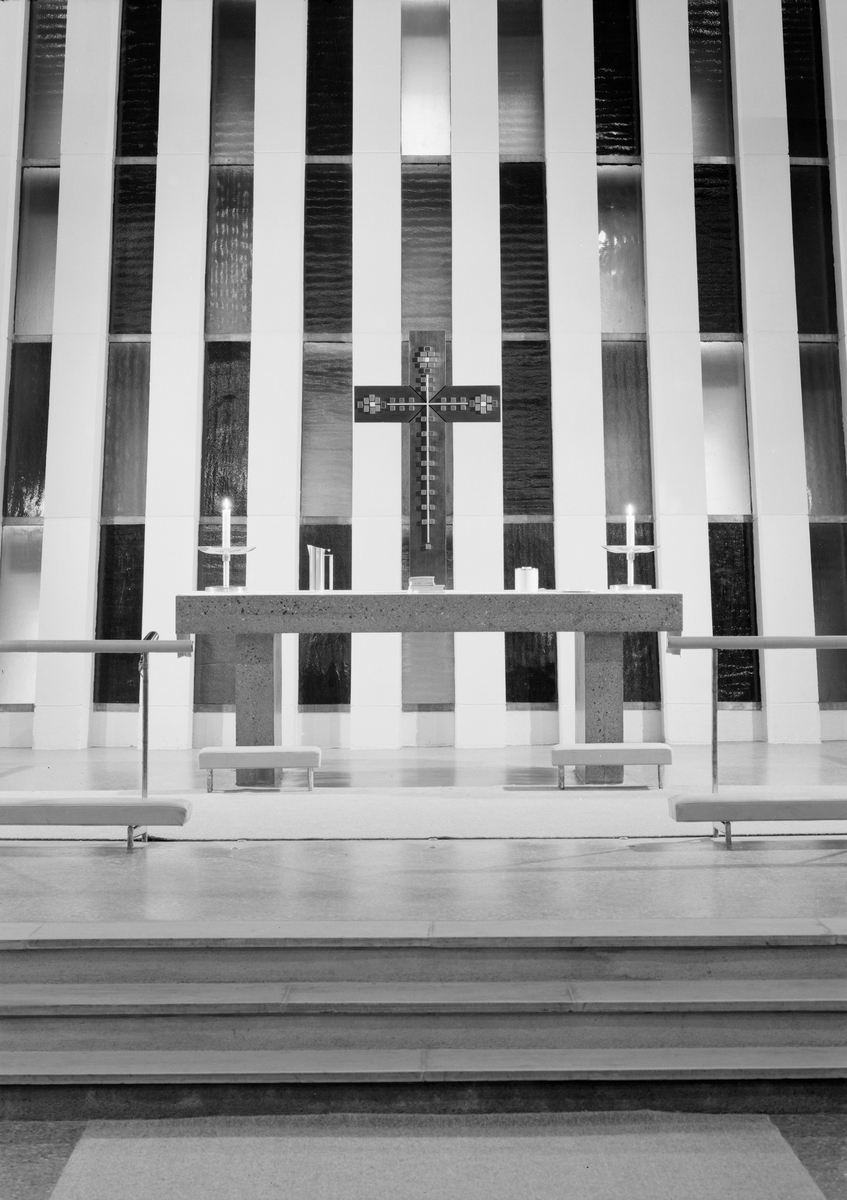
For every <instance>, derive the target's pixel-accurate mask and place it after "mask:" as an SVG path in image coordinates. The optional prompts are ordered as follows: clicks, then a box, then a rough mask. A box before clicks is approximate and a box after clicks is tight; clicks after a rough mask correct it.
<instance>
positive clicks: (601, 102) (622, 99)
mask: <svg viewBox="0 0 847 1200" xmlns="http://www.w3.org/2000/svg"><path fill="white" fill-rule="evenodd" d="M636 29H637V25H636V17H635V0H594V103H595V110H596V117H597V153H598V154H627V155H638V154H640V153H641V116H640V111H639V103H638V40H637V32H636Z"/></svg>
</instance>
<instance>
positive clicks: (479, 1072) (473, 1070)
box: [0, 1046, 847, 1087]
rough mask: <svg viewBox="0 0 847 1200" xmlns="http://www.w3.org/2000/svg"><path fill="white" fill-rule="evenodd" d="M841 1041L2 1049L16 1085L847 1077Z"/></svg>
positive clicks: (0, 1078)
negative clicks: (584, 1046) (608, 1046)
mask: <svg viewBox="0 0 847 1200" xmlns="http://www.w3.org/2000/svg"><path fill="white" fill-rule="evenodd" d="M845 1077H847V1050H845V1048H844V1047H840V1046H820V1047H807V1046H792V1047H773V1046H764V1047H762V1046H739V1047H716V1046H709V1047H686V1048H684V1049H676V1048H673V1049H663V1050H659V1049H655V1048H651V1049H646V1050H644V1049H623V1050H621V1049H614V1050H567V1051H563V1050H549V1049H544V1050H508V1049H506V1050H503V1049H491V1048H486V1047H482V1048H478V1049H474V1050H467V1049H462V1048H446V1049H442V1050H420V1049H396V1050H366V1051H363V1050H338V1049H333V1050H302V1051H291V1050H288V1051H282V1052H268V1051H258V1052H257V1051H212V1052H209V1051H204V1052H198V1051H191V1050H188V1051H187V1050H182V1051H174V1052H162V1051H140V1052H137V1051H126V1050H108V1051H65V1052H55V1051H51V1052H48V1053H45V1052H43V1051H25V1052H20V1051H18V1052H6V1053H3V1054H0V1083H2V1084H3V1085H5V1086H7V1087H8V1086H11V1085H42V1086H46V1085H74V1084H76V1085H96V1084H135V1085H139V1084H157V1083H158V1084H172V1085H176V1084H211V1083H225V1084H236V1083H264V1084H270V1083H312V1084H317V1083H331V1082H346V1083H392V1082H393V1083H403V1082H406V1083H409V1082H433V1083H436V1082H451V1081H452V1082H471V1081H483V1080H503V1081H511V1082H518V1081H520V1080H583V1079H586V1080H599V1081H606V1082H609V1081H615V1080H640V1079H643V1080H735V1079H746V1080H755V1079H762V1080H766V1079H777V1080H786V1079H843V1078H845Z"/></svg>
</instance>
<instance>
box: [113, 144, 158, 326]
mask: <svg viewBox="0 0 847 1200" xmlns="http://www.w3.org/2000/svg"><path fill="white" fill-rule="evenodd" d="M155 214H156V168H155V167H154V166H149V165H148V166H118V167H115V201H114V217H113V223H112V296H111V319H110V323H109V332H110V333H149V332H150V306H151V303H152V299H153V227H154V220H155Z"/></svg>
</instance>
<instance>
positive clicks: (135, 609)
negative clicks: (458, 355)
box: [94, 525, 144, 704]
mask: <svg viewBox="0 0 847 1200" xmlns="http://www.w3.org/2000/svg"><path fill="white" fill-rule="evenodd" d="M143 578H144V526H143V525H104V526H103V527H102V528H101V530H100V565H99V572H98V578H97V624H96V636H97V637H98V638H140V637H141V602H142V594H143ZM138 691H139V680H138V655H137V654H96V655H95V656H94V703H95V704H137V703H138Z"/></svg>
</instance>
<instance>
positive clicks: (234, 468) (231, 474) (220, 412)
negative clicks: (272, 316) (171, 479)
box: [200, 342, 250, 517]
mask: <svg viewBox="0 0 847 1200" xmlns="http://www.w3.org/2000/svg"><path fill="white" fill-rule="evenodd" d="M249 417H250V344H249V342H208V343H207V344H206V383H205V395H204V399H203V443H202V458H201V472H202V475H201V480H202V482H201V491H200V515H201V516H204V517H214V516H217V515H218V514H219V513H220V502H221V500H223V499H224V498H228V499H230V500H231V501H232V512H233V516H239V517H243V516H246V515H247V435H248V426H249Z"/></svg>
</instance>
